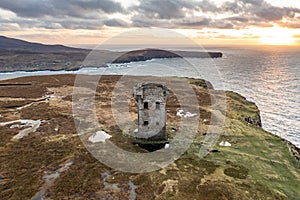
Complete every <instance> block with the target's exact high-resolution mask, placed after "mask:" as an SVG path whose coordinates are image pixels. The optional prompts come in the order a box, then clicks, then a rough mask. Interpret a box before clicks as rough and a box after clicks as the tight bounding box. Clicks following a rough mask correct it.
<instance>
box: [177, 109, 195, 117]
mask: <svg viewBox="0 0 300 200" xmlns="http://www.w3.org/2000/svg"><path fill="white" fill-rule="evenodd" d="M176 115H177V116H179V117H184V118H188V117H194V116H197V114H195V113H190V112H186V113H184V111H183V110H181V109H180V110H178V111H177V113H176Z"/></svg>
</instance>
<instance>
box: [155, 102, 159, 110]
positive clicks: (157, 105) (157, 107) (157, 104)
mask: <svg viewBox="0 0 300 200" xmlns="http://www.w3.org/2000/svg"><path fill="white" fill-rule="evenodd" d="M155 105H156V109H157V110H159V109H160V102H156V104H155Z"/></svg>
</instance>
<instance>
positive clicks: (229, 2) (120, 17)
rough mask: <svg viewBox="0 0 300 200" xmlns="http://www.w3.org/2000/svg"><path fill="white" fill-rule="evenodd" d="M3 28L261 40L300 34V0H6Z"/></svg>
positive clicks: (28, 32)
mask: <svg viewBox="0 0 300 200" xmlns="http://www.w3.org/2000/svg"><path fill="white" fill-rule="evenodd" d="M0 20H1V26H0V34H1V35H6V36H11V37H17V38H22V39H27V40H30V41H39V42H45V43H63V44H92V43H99V42H101V41H103V40H104V39H107V38H109V37H110V36H112V35H115V34H118V33H120V32H123V31H126V30H131V29H134V28H150V27H159V28H168V29H172V30H175V31H178V32H180V33H183V34H186V35H188V36H189V37H192V38H194V39H197V40H199V41H203V42H204V43H210V42H209V41H211V42H212V43H213V42H216V41H218V42H220V43H222V42H223V43H234V42H243V41H246V42H250V43H251V41H256V40H257V39H258V38H260V37H261V34H263V33H264V29H266V30H267V29H268V28H269V29H271V28H272V27H274V26H276V27H282V29H278V30H282V31H285V32H288V33H289V34H290V35H292V36H293V37H295V38H298V37H300V31H299V29H300V1H299V0H272V1H271V0H98V1H97V0H1V1H0Z"/></svg>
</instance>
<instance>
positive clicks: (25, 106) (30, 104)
mask: <svg viewBox="0 0 300 200" xmlns="http://www.w3.org/2000/svg"><path fill="white" fill-rule="evenodd" d="M35 103H36V102H31V103H29V104H26V105H24V106H21V107H18V108H17V110H22V109H23V108H27V107H30V106H32V105H33V104H35Z"/></svg>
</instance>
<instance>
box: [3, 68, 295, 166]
mask: <svg viewBox="0 0 300 200" xmlns="http://www.w3.org/2000/svg"><path fill="white" fill-rule="evenodd" d="M81 69H82V68H81ZM56 71H61V70H52V71H50V72H56ZM16 72H24V71H16ZM28 72H34V71H28ZM40 72H44V71H40ZM66 72H72V71H66ZM8 73H10V72H8ZM69 75H70V76H73V75H76V74H75V73H70V74H50V75H43V74H42V75H33V76H21V77H14V78H9V79H4V80H0V88H1V87H3V86H9V85H11V86H16V85H18V84H14V83H12V84H9V83H3V82H6V81H8V82H10V81H13V80H17V79H22V78H26V79H30V78H35V77H43V76H45V77H48V76H69ZM88 76H90V75H88ZM101 76H120V75H101ZM133 76H134V75H133ZM180 78H184V77H180ZM186 78H187V77H186ZM193 79H194V78H193ZM208 83H210V82H208ZM26 85H28V84H26ZM229 92H234V91H229ZM234 93H235V92H234ZM237 94H239V93H237ZM239 95H241V96H242V94H239ZM242 97H243V96H242ZM0 98H1V97H0ZM254 104H255V102H254ZM255 105H256V104H255ZM257 109H258V108H257ZM260 117H261V116H259V118H260ZM249 124H250V123H249ZM259 128H261V129H262V130H263V131H265V132H267V133H269V134H270V135H272V136H274V137H276V138H279V139H281V140H282V141H285V142H286V143H287V146H288V148H289V150H290V152H291V153H292V155H293V156H294V157H295V158H296V159H297V160H300V148H299V147H297V146H296V144H293V142H291V141H289V140H287V139H286V138H282V137H280V136H279V135H276V134H274V133H271V132H269V131H267V130H265V129H264V128H263V127H262V126H260V127H259Z"/></svg>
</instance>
